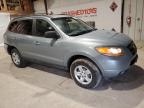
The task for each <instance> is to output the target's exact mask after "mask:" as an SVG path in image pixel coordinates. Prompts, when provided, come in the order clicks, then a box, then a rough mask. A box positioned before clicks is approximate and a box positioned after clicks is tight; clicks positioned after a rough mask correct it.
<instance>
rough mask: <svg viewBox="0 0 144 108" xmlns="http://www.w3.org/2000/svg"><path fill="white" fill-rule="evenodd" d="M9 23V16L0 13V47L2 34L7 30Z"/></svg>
mask: <svg viewBox="0 0 144 108" xmlns="http://www.w3.org/2000/svg"><path fill="white" fill-rule="evenodd" d="M9 21H10V15H9V14H8V13H0V46H1V45H2V44H3V34H4V32H5V31H6V29H7V26H8V24H9Z"/></svg>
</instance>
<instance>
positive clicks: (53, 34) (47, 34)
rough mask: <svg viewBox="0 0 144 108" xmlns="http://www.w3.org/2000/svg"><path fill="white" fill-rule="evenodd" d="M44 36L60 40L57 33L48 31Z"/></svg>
mask: <svg viewBox="0 0 144 108" xmlns="http://www.w3.org/2000/svg"><path fill="white" fill-rule="evenodd" d="M44 36H45V37H46V38H53V39H58V38H59V35H58V34H57V32H56V31H47V32H45V34H44Z"/></svg>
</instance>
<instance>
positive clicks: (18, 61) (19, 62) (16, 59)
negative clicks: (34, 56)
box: [11, 48, 26, 68]
mask: <svg viewBox="0 0 144 108" xmlns="http://www.w3.org/2000/svg"><path fill="white" fill-rule="evenodd" d="M11 59H12V61H13V63H14V64H15V65H16V66H17V67H19V68H24V67H26V61H25V60H24V58H23V57H22V56H21V55H20V53H19V51H18V50H17V49H15V48H14V49H12V50H11Z"/></svg>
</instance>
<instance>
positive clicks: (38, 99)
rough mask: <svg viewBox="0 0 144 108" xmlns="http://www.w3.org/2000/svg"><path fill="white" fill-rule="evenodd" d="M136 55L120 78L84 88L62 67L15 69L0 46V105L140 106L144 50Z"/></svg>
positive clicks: (142, 103) (143, 106)
mask: <svg viewBox="0 0 144 108" xmlns="http://www.w3.org/2000/svg"><path fill="white" fill-rule="evenodd" d="M139 55H140V58H139V60H138V63H137V64H136V65H135V66H133V67H132V68H131V69H130V70H129V72H128V73H127V74H125V75H124V76H123V77H121V78H119V79H117V80H115V81H108V82H104V84H103V85H102V86H101V87H99V88H98V89H97V90H96V89H94V90H87V89H83V88H80V87H78V86H77V85H76V84H75V83H74V82H73V81H72V80H71V78H70V75H69V74H68V73H67V72H64V71H62V70H58V69H54V68H50V67H45V66H40V65H36V64H31V65H30V66H28V67H26V68H24V69H19V68H16V67H15V66H14V65H13V64H12V62H11V59H10V57H9V56H8V55H7V54H6V53H4V50H3V48H2V47H1V48H0V108H144V70H143V69H144V51H139ZM142 56H143V57H142Z"/></svg>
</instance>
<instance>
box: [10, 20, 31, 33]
mask: <svg viewBox="0 0 144 108" xmlns="http://www.w3.org/2000/svg"><path fill="white" fill-rule="evenodd" d="M9 31H11V32H14V33H19V34H26V35H32V20H21V21H15V22H13V23H11V24H10V26H9Z"/></svg>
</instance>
